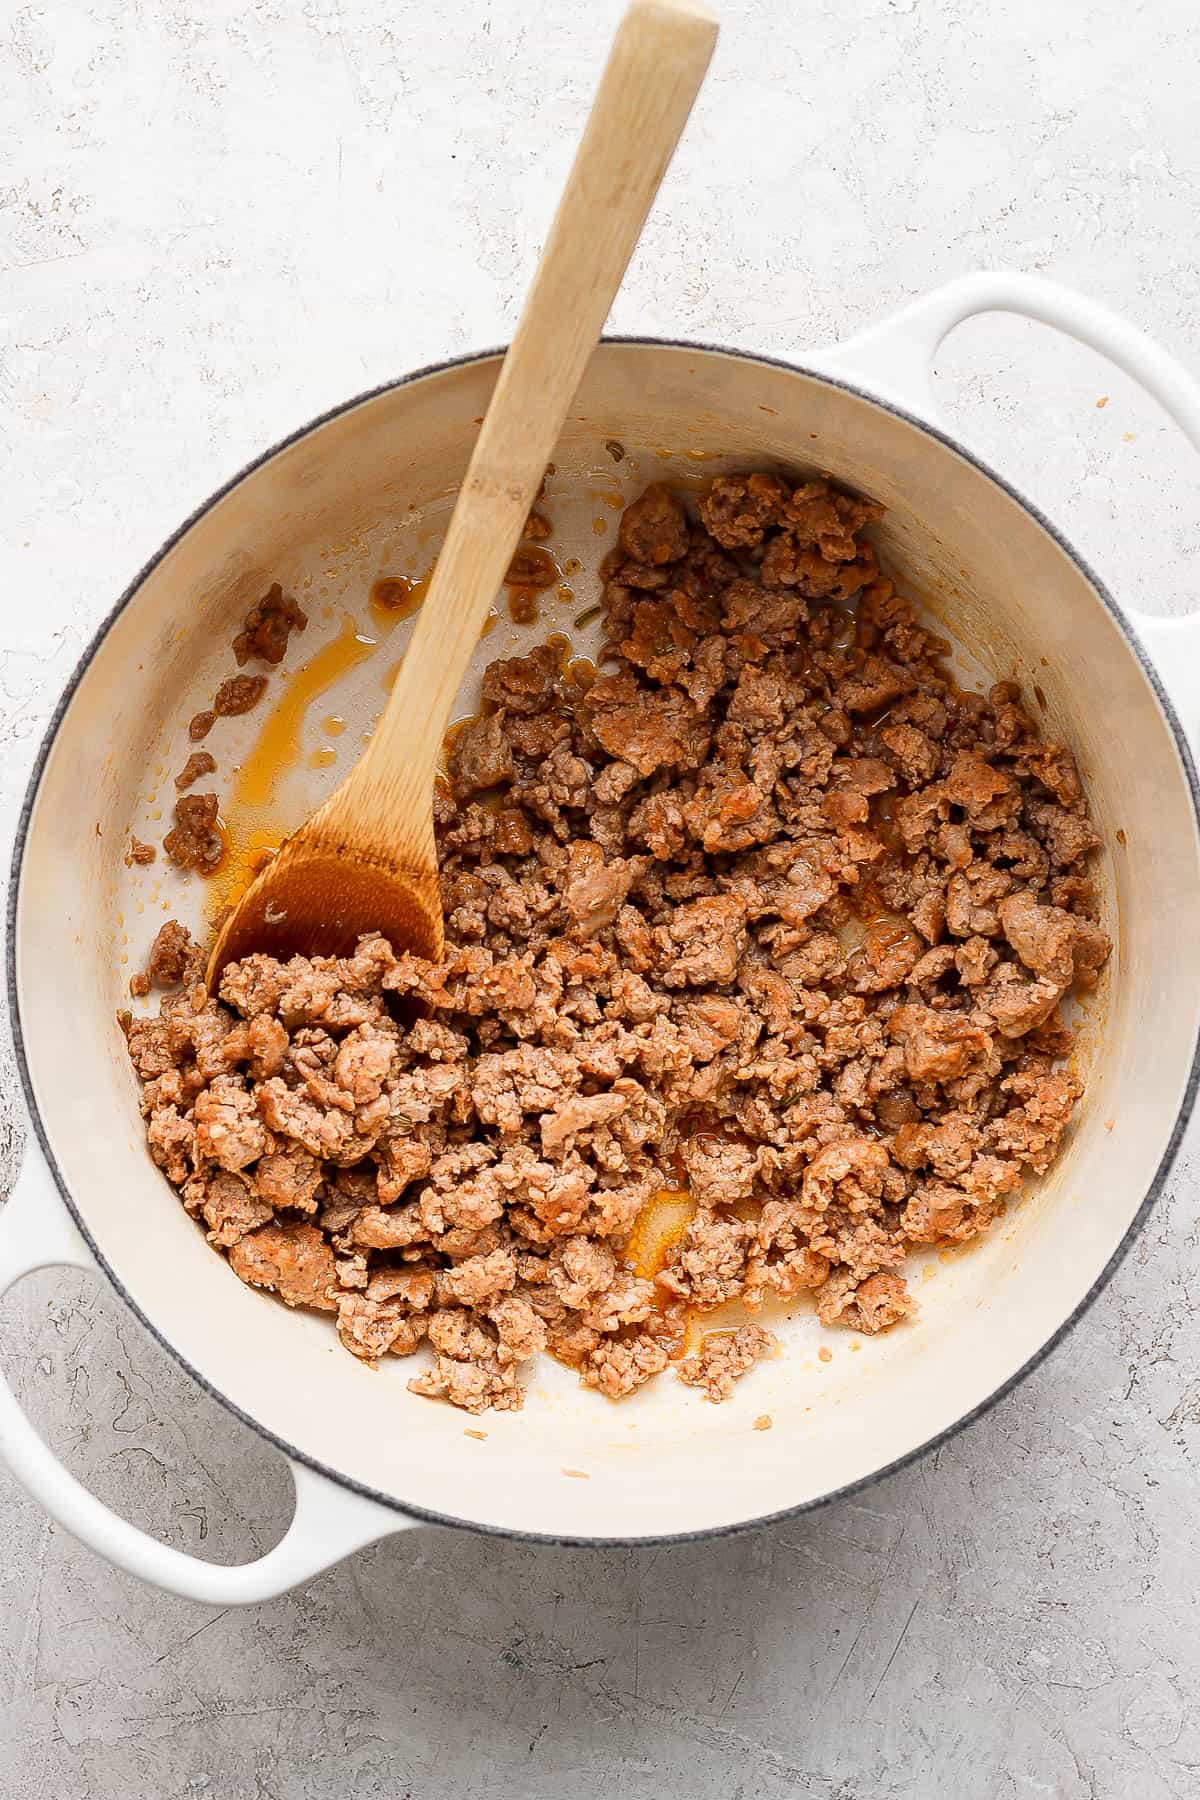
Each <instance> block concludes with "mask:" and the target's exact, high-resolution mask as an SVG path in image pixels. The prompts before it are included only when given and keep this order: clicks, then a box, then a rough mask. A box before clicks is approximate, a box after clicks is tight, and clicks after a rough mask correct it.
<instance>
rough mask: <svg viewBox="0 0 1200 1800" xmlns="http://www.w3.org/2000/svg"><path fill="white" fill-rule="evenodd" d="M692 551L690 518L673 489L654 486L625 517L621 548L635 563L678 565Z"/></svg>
mask: <svg viewBox="0 0 1200 1800" xmlns="http://www.w3.org/2000/svg"><path fill="white" fill-rule="evenodd" d="M687 547H688V528H687V514H686V513H685V512H684V510H683V505H682V503H681V502H680V501H679V500H678V499H676V497H675V495H674V494H672V493H671V491H670V489H669V488H665V487H663V486H662V485H661V484H660V483H659V482H653V483H651V485H650V486H649V487H648V488H647V489H646V491H645V493H644V494H643V495H642V497H641V499H640V500H634V501H633V502H632V503H631V504H630V505H629V506H627V507H626V508H625V511H624V513H623V514H622V517H621V548H622V550H623V551H624V552H625V554H626V556H628V557H629V558H630V560H631V561H633V562H635V563H647V564H649V565H650V566H651V567H652V568H657V567H658V566H659V565H660V564H661V563H670V562H678V561H679V559H680V557H681V556H683V555H684V554H685V552H686V550H687Z"/></svg>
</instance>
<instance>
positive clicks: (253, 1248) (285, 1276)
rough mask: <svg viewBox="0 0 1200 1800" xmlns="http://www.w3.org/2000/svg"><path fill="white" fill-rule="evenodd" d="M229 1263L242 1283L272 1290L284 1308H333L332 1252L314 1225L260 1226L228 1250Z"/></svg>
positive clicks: (334, 1270)
mask: <svg viewBox="0 0 1200 1800" xmlns="http://www.w3.org/2000/svg"><path fill="white" fill-rule="evenodd" d="M229 1260H230V1262H231V1263H232V1265H233V1268H234V1270H235V1271H236V1273H237V1274H238V1275H240V1276H241V1278H242V1280H243V1281H246V1282H249V1284H250V1286H251V1287H265V1288H272V1289H273V1290H274V1292H275V1293H277V1294H278V1295H279V1298H280V1299H281V1300H283V1301H285V1302H286V1304H287V1305H288V1306H312V1307H315V1308H316V1309H317V1310H318V1311H320V1312H334V1311H336V1309H337V1301H336V1299H335V1298H334V1287H335V1283H336V1279H337V1270H336V1266H335V1263H334V1257H333V1251H332V1250H331V1249H330V1248H329V1245H328V1244H327V1243H326V1241H325V1239H324V1238H323V1237H322V1235H321V1233H320V1231H318V1229H317V1227H316V1226H315V1225H262V1226H260V1227H259V1229H258V1230H257V1231H251V1232H250V1233H248V1235H247V1236H245V1237H243V1238H240V1239H239V1240H238V1242H237V1243H236V1244H234V1245H233V1246H232V1247H231V1249H230V1252H229Z"/></svg>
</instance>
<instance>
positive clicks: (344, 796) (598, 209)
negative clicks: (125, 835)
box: [208, 0, 717, 991]
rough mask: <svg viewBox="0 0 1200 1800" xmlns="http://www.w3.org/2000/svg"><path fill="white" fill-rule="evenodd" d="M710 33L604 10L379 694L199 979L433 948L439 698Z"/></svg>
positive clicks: (453, 675)
mask: <svg viewBox="0 0 1200 1800" xmlns="http://www.w3.org/2000/svg"><path fill="white" fill-rule="evenodd" d="M716 37H717V26H716V22H715V20H713V19H712V18H711V17H710V15H709V14H708V13H706V12H705V11H704V10H703V9H702V8H701V7H700V6H698V5H694V4H692V3H691V0H634V3H633V4H632V5H631V6H630V7H629V10H628V11H627V12H626V14H625V16H624V18H623V19H622V21H621V24H620V26H619V27H618V30H617V35H616V37H615V39H614V41H613V46H612V50H611V51H610V53H609V58H608V63H607V66H606V67H605V70H604V75H603V78H602V79H601V82H600V88H599V91H598V92H597V94H596V98H595V101H594V102H593V104H592V110H591V113H590V115H589V117H588V121H587V125H586V127H585V129H584V133H583V138H582V140H581V142H580V145H579V149H578V151H577V152H576V156H575V162H574V164H573V166H572V169H571V173H570V176H569V178H568V180H567V185H566V189H565V191H564V193H563V196H562V199H561V201H560V202H559V207H558V212H557V213H556V215H555V219H554V223H553V225H552V227H551V229H550V236H549V238H548V239H547V241H546V246H545V249H544V250H543V252H542V256H541V260H540V262H539V263H538V266H537V270H536V272H535V274H534V278H533V286H532V288H531V289H530V291H529V296H528V298H527V300H526V302H525V309H524V311H523V312H522V314H521V318H520V322H519V323H518V325H517V330H516V335H515V336H514V338H513V341H512V345H511V348H510V349H509V351H508V354H507V356H506V357H505V359H504V363H503V366H502V367H501V370H500V376H499V379H498V380H497V382H496V387H495V391H494V393H493V395H492V401H491V405H490V406H489V407H488V410H487V416H486V418H485V419H484V421H483V425H482V427H481V428H480V432H479V436H478V438H477V440H476V443H475V449H474V452H473V454H472V456H471V461H470V464H469V465H468V468H467V472H466V476H465V478H464V480H463V484H462V487H461V489H460V490H459V495H458V501H457V504H456V505H455V508H454V513H453V515H452V517H451V520H450V525H449V529H448V530H447V532H446V541H445V543H444V544H443V546H442V549H441V551H440V552H439V554H438V558H437V563H436V566H435V568H434V572H433V576H432V578H431V580H430V583H429V591H428V593H427V595H426V598H425V603H424V606H423V607H422V609H421V611H420V613H419V614H418V616H417V624H416V629H415V630H414V632H413V637H412V642H411V643H410V645H409V648H408V652H407V654H406V656H405V658H404V661H403V663H402V665H401V668H400V673H399V676H398V677H397V680H396V683H395V685H394V687H393V688H392V692H391V697H390V699H389V700H388V703H387V706H386V708H385V709H384V713H383V716H382V718H381V719H380V721H379V724H378V726H377V727H376V730H375V734H374V736H373V737H372V739H371V741H370V743H369V745H368V746H367V748H366V750H365V751H364V753H363V755H362V757H361V758H360V760H359V762H358V764H357V766H356V767H355V768H354V769H353V770H352V771H351V773H350V774H349V775H348V776H347V777H346V779H345V781H343V782H342V784H341V786H340V787H339V788H337V790H336V791H335V792H334V793H333V794H332V795H331V796H330V798H329V799H328V800H326V801H325V802H324V804H323V805H322V806H320V807H318V809H317V811H316V812H315V813H313V815H312V817H311V818H310V819H309V820H308V821H307V822H306V823H305V824H304V825H301V826H300V827H299V829H298V830H297V831H294V832H293V833H292V835H291V836H290V837H289V838H287V839H286V840H285V841H284V843H283V845H282V846H281V848H280V850H279V854H278V855H277V856H276V857H275V858H274V859H273V861H271V862H270V863H268V865H267V867H266V868H265V869H264V870H263V871H262V873H261V874H260V875H259V876H258V877H257V879H256V880H255V881H254V883H253V885H252V886H251V887H250V888H249V889H248V890H247V892H246V893H245V894H244V895H243V897H242V899H241V900H240V901H239V903H238V905H237V908H236V910H235V911H234V912H233V914H232V915H231V916H230V918H229V919H228V920H227V922H226V923H225V925H224V927H223V928H222V930H221V933H220V935H219V937H218V939H217V943H216V948H215V949H214V950H213V953H212V956H211V958H210V960H209V965H208V983H209V987H210V989H212V990H213V991H215V990H216V986H217V983H218V981H219V979H220V975H221V971H222V969H223V968H224V967H225V965H226V963H229V962H232V961H234V960H235V959H237V958H240V957H243V956H246V955H247V954H249V953H250V952H251V951H255V950H259V951H265V952H267V953H268V954H269V955H271V956H277V957H280V958H286V957H288V956H292V955H295V954H297V953H303V954H306V955H310V956H312V955H324V956H340V955H345V954H347V953H348V952H349V951H350V950H352V949H353V947H354V945H355V943H356V941H357V939H358V938H359V936H360V935H361V934H362V933H364V932H371V931H378V932H382V933H383V935H384V936H385V937H386V938H388V939H389V940H390V941H391V943H392V944H393V946H394V947H395V948H396V949H397V950H405V949H408V950H412V951H413V952H414V953H415V954H417V955H419V956H424V957H428V958H429V959H431V960H434V959H436V958H438V957H440V956H441V953H442V942H443V939H442V902H441V895H440V892H439V888H438V865H437V850H436V847H435V844H434V836H433V784H434V777H435V775H436V773H437V768H438V761H439V758H440V755H441V751H442V743H443V739H444V737H445V732H446V725H447V721H448V719H449V715H450V708H451V706H452V705H453V703H454V697H455V695H456V694H457V692H458V689H459V686H460V684H461V682H462V679H463V677H464V675H465V674H466V671H467V667H468V664H469V663H470V660H471V656H472V653H473V651H474V649H475V646H476V644H477V643H478V641H479V635H480V632H481V631H482V629H483V624H484V620H485V618H486V616H487V612H488V608H489V607H490V606H491V604H492V601H493V600H494V598H495V596H496V592H497V590H498V589H499V587H500V585H501V582H502V580H503V578H504V574H505V571H506V570H507V568H508V565H509V562H510V561H511V559H512V554H513V551H514V550H515V549H516V546H517V543H518V542H519V540H520V538H521V535H522V533H523V531H524V528H525V521H526V519H527V517H528V514H529V509H530V507H531V506H532V504H533V501H534V499H535V497H536V495H537V491H538V488H539V486H540V484H541V481H542V477H543V474H544V472H545V468H546V464H547V462H548V461H549V459H550V457H551V455H552V454H553V451H554V446H555V444H556V442H557V439H558V435H559V432H560V431H561V429H562V426H563V423H564V421H565V419H566V416H567V411H568V409H569V407H570V404H571V401H572V399H573V398H574V395H575V391H576V389H577V388H578V386H579V383H580V380H581V379H582V376H583V372H584V369H585V367H586V365H587V361H588V358H589V357H590V356H591V354H592V350H593V349H594V347H595V344H596V341H597V339H598V338H599V336H600V332H601V330H602V329H603V326H604V321H605V320H606V318H607V317H608V313H609V308H610V307H611V305H612V302H613V298H614V296H615V295H616V292H617V289H618V287H619V286H620V284H621V279H622V277H623V276H624V273H625V270H626V267H627V265H628V263H629V259H630V257H631V256H632V255H633V252H634V249H635V247H636V245H637V241H638V238H639V236H640V235H641V230H642V226H643V224H644V223H645V220H646V215H647V213H648V212H649V210H650V206H651V203H652V202H653V200H654V196H655V194H656V193H657V191H658V187H659V184H660V182H661V181H662V178H663V176H664V174H665V173H666V170H667V165H668V163H669V162H670V160H671V157H672V155H673V154H674V151H675V146H676V144H677V143H678V142H679V138H680V135H681V133H682V131H683V128H684V125H685V124H686V123H687V118H688V114H689V113H690V112H691V109H692V103H693V101H694V100H695V98H696V95H697V93H698V92H699V90H700V84H701V82H702V81H703V80H704V75H705V72H706V70H707V68H708V64H709V60H710V58H711V56H712V52H713V46H714V44H715V42H716Z"/></svg>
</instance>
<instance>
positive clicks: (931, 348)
mask: <svg viewBox="0 0 1200 1800" xmlns="http://www.w3.org/2000/svg"><path fill="white" fill-rule="evenodd" d="M985 312H1010V313H1018V314H1020V315H1021V316H1022V317H1023V318H1027V319H1036V320H1038V321H1040V323H1041V324H1043V325H1052V326H1053V327H1054V329H1055V330H1056V331H1064V332H1066V334H1067V335H1068V337H1073V338H1077V339H1078V340H1079V342H1080V343H1083V344H1087V345H1089V346H1090V347H1091V349H1093V350H1098V351H1099V352H1100V354H1101V356H1106V357H1107V358H1108V359H1109V361H1110V362H1114V363H1116V365H1117V367H1118V368H1120V369H1123V370H1124V371H1125V373H1126V374H1127V375H1130V376H1132V377H1133V379H1134V380H1135V381H1136V382H1138V383H1139V384H1140V386H1142V387H1144V388H1145V389H1146V392H1147V393H1148V394H1151V395H1152V396H1153V397H1154V399H1155V400H1157V401H1158V403H1159V405H1160V406H1161V407H1162V408H1163V410H1164V411H1165V412H1166V413H1167V414H1168V415H1169V416H1170V417H1171V418H1172V419H1173V420H1174V421H1175V423H1176V424H1177V425H1178V426H1179V428H1180V430H1181V431H1182V432H1183V433H1184V435H1185V437H1187V439H1188V440H1189V442H1190V443H1191V444H1192V445H1194V447H1195V448H1196V449H1197V450H1200V383H1198V382H1197V381H1196V380H1195V378H1194V377H1193V376H1192V375H1190V374H1189V373H1188V371H1187V370H1186V369H1185V368H1184V367H1183V365H1182V364H1181V363H1179V362H1178V361H1176V359H1175V357H1173V356H1171V355H1170V354H1169V352H1168V351H1166V350H1164V349H1163V348H1162V347H1161V345H1159V344H1156V343H1155V342H1154V340H1153V339H1152V338H1149V337H1147V336H1146V334H1145V332H1143V331H1139V330H1138V328H1137V326H1136V325H1130V324H1129V323H1128V322H1127V321H1126V320H1124V319H1122V318H1119V317H1118V316H1117V314H1116V313H1113V312H1110V311H1109V310H1108V308H1107V307H1106V306H1100V305H1098V304H1097V303H1096V301H1094V300H1089V299H1087V298H1086V297H1085V296H1084V295H1083V294H1076V293H1074V292H1072V290H1071V289H1070V288H1065V287H1060V286H1059V285H1058V283H1057V282H1054V281H1044V280H1042V278H1041V277H1040V276H1038V275H1025V274H1022V273H1020V272H1019V271H1017V270H1015V269H998V270H995V271H994V272H983V271H981V272H980V273H978V274H975V275H961V276H959V277H958V278H957V279H956V280H954V281H948V282H947V283H946V284H945V286H944V287H940V288H935V289H934V291H933V293H932V294H926V295H925V296H924V297H923V298H922V299H920V300H914V301H913V302H912V303H911V304H910V305H908V306H903V307H901V308H900V310H899V311H898V312H894V313H891V314H889V316H888V317H887V318H884V319H881V320H879V322H878V323H877V324H874V325H870V326H868V327H867V329H866V330H865V331H861V332H859V333H858V334H857V336H855V337H852V338H849V339H847V341H846V342H845V343H844V344H838V345H835V346H834V347H833V348H831V349H830V350H827V351H826V352H824V354H823V355H821V356H819V357H818V358H817V359H816V360H817V363H818V367H819V368H820V369H821V370H822V371H827V372H828V373H829V374H831V375H833V376H834V377H835V378H836V377H837V376H844V377H845V378H846V379H847V380H850V381H855V382H861V383H862V384H863V385H864V386H865V387H867V388H869V389H870V390H871V391H872V392H874V393H877V394H878V395H879V396H880V398H881V399H884V400H892V401H894V402H896V404H898V405H900V406H902V407H905V408H906V409H908V410H910V411H912V412H914V413H917V414H918V415H919V416H920V417H921V418H922V419H927V420H928V421H929V422H930V423H931V424H939V423H940V422H941V409H940V408H939V406H938V403H937V399H936V397H935V395H934V391H933V386H932V383H931V381H930V376H931V374H932V371H933V361H934V357H935V356H936V355H937V351H938V347H939V345H940V344H941V342H942V340H943V338H945V337H946V336H947V334H948V333H949V332H951V331H952V330H953V329H954V327H955V326H956V325H960V324H961V323H962V322H963V320H964V319H970V318H973V317H974V316H975V315H976V314H977V313H985ZM1131 618H1132V621H1133V624H1134V625H1135V627H1136V630H1137V633H1138V636H1139V637H1140V638H1141V640H1142V642H1143V644H1144V645H1145V647H1146V649H1147V650H1148V651H1149V653H1150V655H1151V657H1152V659H1153V661H1154V663H1155V666H1156V668H1157V670H1158V673H1159V676H1160V677H1161V680H1162V683H1163V685H1164V687H1165V688H1166V689H1167V692H1168V693H1169V694H1170V697H1171V699H1172V701H1173V702H1174V704H1175V707H1176V709H1177V711H1178V713H1179V716H1180V718H1181V720H1182V722H1183V725H1184V728H1185V730H1186V732H1187V735H1188V739H1189V741H1190V742H1191V744H1192V746H1193V748H1197V747H1198V746H1200V616H1197V615H1192V616H1190V617H1187V618H1182V619H1178V618H1175V619H1163V618H1153V617H1151V616H1150V615H1149V614H1147V613H1141V612H1133V613H1131Z"/></svg>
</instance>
